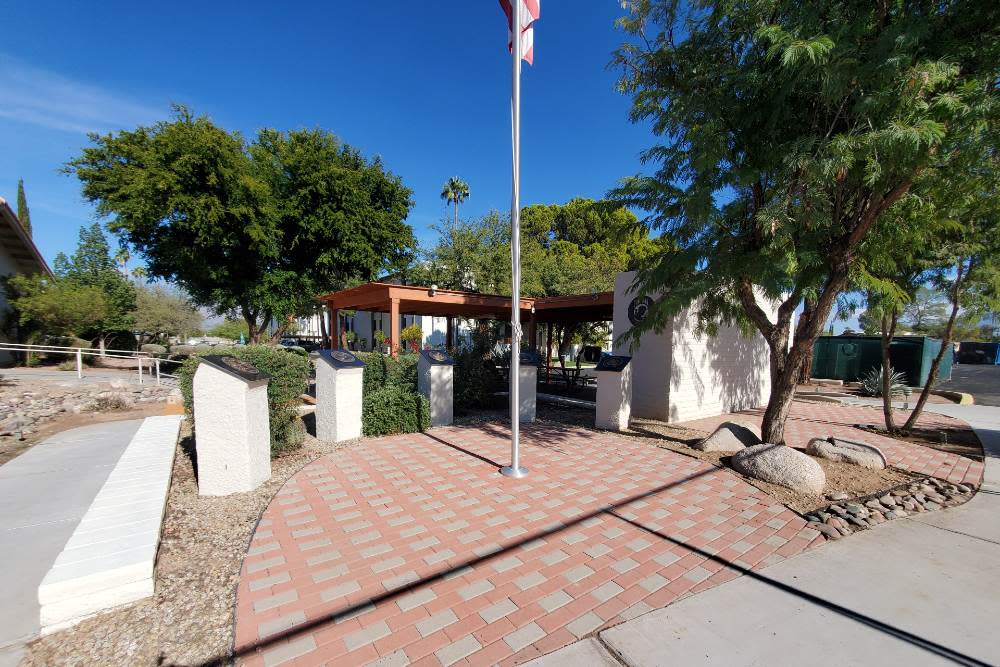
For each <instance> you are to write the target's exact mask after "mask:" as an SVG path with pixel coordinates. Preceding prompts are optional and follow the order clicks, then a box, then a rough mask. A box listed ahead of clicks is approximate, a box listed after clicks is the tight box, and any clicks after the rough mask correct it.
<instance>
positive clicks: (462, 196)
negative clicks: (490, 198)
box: [441, 176, 469, 227]
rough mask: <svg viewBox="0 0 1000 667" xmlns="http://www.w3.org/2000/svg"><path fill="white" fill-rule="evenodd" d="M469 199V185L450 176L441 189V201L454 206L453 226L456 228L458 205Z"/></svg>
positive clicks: (456, 177)
mask: <svg viewBox="0 0 1000 667" xmlns="http://www.w3.org/2000/svg"><path fill="white" fill-rule="evenodd" d="M468 198H469V184H468V183H466V182H465V181H463V180H462V179H461V178H459V177H458V176H452V177H451V178H449V179H448V180H447V181H445V184H444V187H442V188H441V199H444V200H445V201H446V202H448V203H449V204H454V205H455V226H456V227H457V226H458V205H459V204H461V203H464V202H465V200H466V199H468Z"/></svg>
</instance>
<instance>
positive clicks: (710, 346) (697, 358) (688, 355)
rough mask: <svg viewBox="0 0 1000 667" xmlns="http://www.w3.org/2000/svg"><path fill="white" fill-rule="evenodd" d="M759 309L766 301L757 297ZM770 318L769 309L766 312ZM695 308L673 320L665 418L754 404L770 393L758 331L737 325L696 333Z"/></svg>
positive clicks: (684, 417) (765, 356) (766, 356)
mask: <svg viewBox="0 0 1000 667" xmlns="http://www.w3.org/2000/svg"><path fill="white" fill-rule="evenodd" d="M761 305H762V306H764V307H765V311H767V310H768V309H770V305H768V304H765V303H763V302H762V303H761ZM771 316H772V319H773V318H774V313H771ZM696 328H697V316H696V310H695V308H693V307H692V308H689V309H687V310H685V311H684V312H682V313H680V314H679V315H677V316H676V317H674V320H673V326H671V328H670V341H671V348H672V350H673V359H672V363H671V370H670V393H669V419H668V421H673V422H677V421H686V420H689V419H699V418H701V417H710V416H713V415H718V414H722V413H724V412H735V411H739V410H746V409H749V408H756V407H759V406H761V405H763V404H765V403H767V399H768V396H770V393H771V375H770V370H769V363H770V358H771V356H770V352H769V351H768V348H767V343H766V342H765V341H764V338H763V337H762V336H761V335H760V334H759V333H756V332H755V333H754V335H753V336H751V337H749V338H747V337H745V336H743V334H742V333H741V332H740V330H739V328H738V327H720V328H719V332H718V335H716V336H708V335H707V334H703V335H698V334H697V333H696Z"/></svg>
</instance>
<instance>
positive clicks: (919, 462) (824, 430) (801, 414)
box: [678, 402, 983, 487]
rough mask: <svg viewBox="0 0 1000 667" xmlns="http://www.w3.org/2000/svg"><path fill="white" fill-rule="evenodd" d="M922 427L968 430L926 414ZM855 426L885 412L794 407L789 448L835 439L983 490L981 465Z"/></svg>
mask: <svg viewBox="0 0 1000 667" xmlns="http://www.w3.org/2000/svg"><path fill="white" fill-rule="evenodd" d="M763 415H764V411H763V410H748V411H746V412H743V413H740V414H738V415H732V414H728V415H720V416H717V417H706V418H704V419H696V420H693V421H689V422H682V423H680V424H678V426H684V427H687V428H692V429H698V430H702V431H714V430H715V429H716V427H718V425H719V424H721V423H722V422H724V421H727V420H730V419H737V420H741V421H752V422H754V423H756V424H758V425H759V424H760V422H761V419H762V417H763ZM908 415H909V412H904V411H899V417H898V421H897V423H902V422H903V421H904V420H905V418H906V417H907V416H908ZM918 423H919V425H920V426H924V427H928V428H934V427H950V428H955V427H956V426H966V424H965V422H963V421H961V420H959V419H954V418H952V417H946V416H944V415H939V414H934V413H928V412H924V413H923V414H921V415H920V419H919V421H918ZM855 424H876V425H882V424H884V421H883V417H882V408H877V407H868V406H841V405H834V404H822V403H817V404H805V403H802V402H796V403H793V404H792V411H791V414H790V415H789V417H788V421H787V422H786V423H785V444H787V445H790V446H792V447H799V448H805V446H806V445H807V444H808V443H809V441H810V440H811V439H813V438H827V437H829V436H831V435H836V436H840V437H843V438H847V439H849V440H857V441H858V442H866V443H868V444H870V445H874V446H876V447H878V448H879V449H880V450H882V453H883V454H885V457H886V459H887V460H888V463H889V465H890V466H892V467H894V468H899V469H900V470H908V471H910V472H913V473H917V474H920V475H927V476H929V477H937V478H938V479H943V480H947V481H949V482H952V483H965V484H971V485H973V486H975V487H978V486H979V485H980V484H982V481H983V464H982V462H980V461H973V460H972V459H969V458H966V457H964V456H959V455H957V454H950V453H948V452H942V451H939V450H936V449H931V448H930V447H924V446H923V445H918V444H915V443H911V442H906V441H903V440H895V439H893V438H887V437H884V436H881V435H878V434H877V433H869V432H867V431H862V430H860V429H857V428H854V425H855Z"/></svg>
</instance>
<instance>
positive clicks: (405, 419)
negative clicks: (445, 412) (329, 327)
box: [357, 352, 430, 435]
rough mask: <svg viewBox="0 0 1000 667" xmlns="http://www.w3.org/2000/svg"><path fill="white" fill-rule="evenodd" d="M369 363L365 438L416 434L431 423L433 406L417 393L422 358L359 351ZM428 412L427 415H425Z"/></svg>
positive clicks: (364, 395) (364, 396)
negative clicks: (431, 408) (418, 365)
mask: <svg viewBox="0 0 1000 667" xmlns="http://www.w3.org/2000/svg"><path fill="white" fill-rule="evenodd" d="M357 356H358V358H359V359H361V360H362V361H363V362H365V370H364V376H363V377H364V379H363V384H364V388H363V389H362V408H361V422H362V431H363V432H364V434H365V435H386V434H390V433H412V432H415V431H423V430H424V429H426V428H427V427H428V425H429V424H430V405H429V404H428V402H427V398H426V397H424V396H422V395H420V394H419V393H418V392H417V361H418V358H419V355H416V354H400V355H399V357H392V356H389V355H387V354H382V353H381V352H359V353H358V355H357ZM425 413H426V414H425Z"/></svg>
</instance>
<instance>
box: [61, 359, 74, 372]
mask: <svg viewBox="0 0 1000 667" xmlns="http://www.w3.org/2000/svg"><path fill="white" fill-rule="evenodd" d="M59 370H61V371H75V370H76V360H75V359H67V360H66V361H63V362H61V363H60V364H59Z"/></svg>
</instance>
